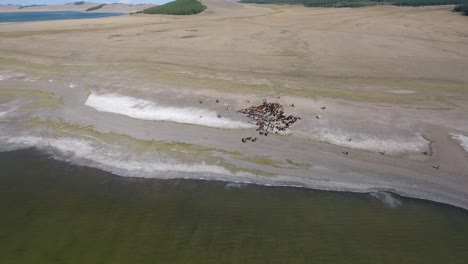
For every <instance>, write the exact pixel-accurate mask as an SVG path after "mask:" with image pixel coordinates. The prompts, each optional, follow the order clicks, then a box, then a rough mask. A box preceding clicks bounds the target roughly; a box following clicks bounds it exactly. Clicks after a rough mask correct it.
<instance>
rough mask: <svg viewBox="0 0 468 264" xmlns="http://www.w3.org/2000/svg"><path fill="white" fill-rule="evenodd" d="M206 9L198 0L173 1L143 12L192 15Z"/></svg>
mask: <svg viewBox="0 0 468 264" xmlns="http://www.w3.org/2000/svg"><path fill="white" fill-rule="evenodd" d="M205 9H206V6H205V5H203V4H202V3H200V1H198V0H175V1H173V2H169V3H167V4H164V5H160V6H155V7H151V8H147V9H145V10H143V13H145V14H167V15H193V14H198V13H200V12H202V11H203V10H205Z"/></svg>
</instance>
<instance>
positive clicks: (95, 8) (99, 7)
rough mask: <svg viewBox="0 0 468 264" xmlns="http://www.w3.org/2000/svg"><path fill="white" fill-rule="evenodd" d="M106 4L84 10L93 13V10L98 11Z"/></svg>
mask: <svg viewBox="0 0 468 264" xmlns="http://www.w3.org/2000/svg"><path fill="white" fill-rule="evenodd" d="M105 5H106V4H100V5H97V6H93V7H90V8H88V9H86V11H94V10H98V9H101V8H102V7H103V6H105Z"/></svg>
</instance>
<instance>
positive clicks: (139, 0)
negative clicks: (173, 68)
mask: <svg viewBox="0 0 468 264" xmlns="http://www.w3.org/2000/svg"><path fill="white" fill-rule="evenodd" d="M77 1H80V0H0V5H7V4H13V5H39V4H46V5H61V4H66V3H71V2H77ZM169 1H170V0H87V1H86V2H94V3H106V4H111V3H125V4H146V3H148V4H162V3H167V2H169Z"/></svg>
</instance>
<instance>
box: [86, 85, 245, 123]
mask: <svg viewBox="0 0 468 264" xmlns="http://www.w3.org/2000/svg"><path fill="white" fill-rule="evenodd" d="M85 104H86V105H87V106H90V107H92V108H94V109H96V110H98V111H101V112H109V113H115V114H121V115H125V116H128V117H132V118H137V119H142V120H154V121H172V122H176V123H185V124H194V125H202V126H209V127H216V128H225V129H242V128H251V127H253V125H252V124H249V123H247V122H242V121H236V120H232V119H229V118H225V117H222V118H218V116H217V115H218V114H217V113H216V112H214V111H211V110H207V109H201V108H195V107H167V106H160V105H158V104H156V103H154V102H152V101H147V100H143V99H138V98H134V97H129V96H123V95H119V94H97V93H91V94H90V95H89V96H88V99H87V100H86V102H85ZM200 116H201V117H200Z"/></svg>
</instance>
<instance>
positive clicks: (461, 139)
mask: <svg viewBox="0 0 468 264" xmlns="http://www.w3.org/2000/svg"><path fill="white" fill-rule="evenodd" d="M451 136H452V138H453V139H455V140H456V141H458V143H459V144H460V146H462V148H463V149H464V150H465V151H466V152H468V137H467V136H464V135H461V134H455V133H452V134H451Z"/></svg>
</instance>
